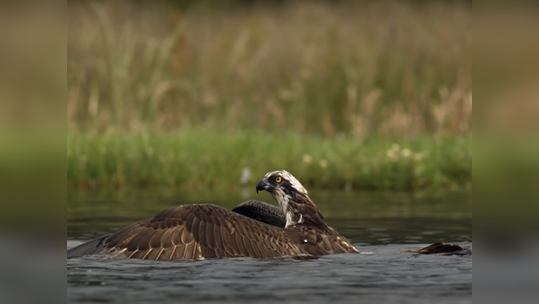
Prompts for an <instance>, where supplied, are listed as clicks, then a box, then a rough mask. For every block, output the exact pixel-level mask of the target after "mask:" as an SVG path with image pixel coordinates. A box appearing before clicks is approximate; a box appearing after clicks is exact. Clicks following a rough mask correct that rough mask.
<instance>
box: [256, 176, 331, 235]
mask: <svg viewBox="0 0 539 304" xmlns="http://www.w3.org/2000/svg"><path fill="white" fill-rule="evenodd" d="M261 190H265V191H268V192H269V193H270V194H271V195H272V196H273V198H274V199H275V200H276V201H277V203H279V206H281V208H282V211H283V214H285V216H286V227H290V226H294V225H298V224H303V223H309V224H315V225H321V224H323V225H324V226H325V223H324V221H323V217H322V214H321V213H320V211H319V210H318V207H316V205H315V204H314V203H313V201H312V200H311V199H310V198H309V195H308V193H307V190H306V189H305V187H303V185H302V184H301V183H300V182H299V181H298V180H297V179H296V178H295V177H294V176H293V175H292V174H290V173H289V172H288V171H286V170H277V171H271V172H268V173H266V175H264V177H263V178H262V179H261V180H259V181H258V183H257V184H256V192H258V191H261Z"/></svg>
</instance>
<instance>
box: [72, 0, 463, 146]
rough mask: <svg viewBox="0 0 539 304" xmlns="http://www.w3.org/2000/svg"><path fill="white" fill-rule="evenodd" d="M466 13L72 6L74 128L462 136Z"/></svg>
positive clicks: (394, 7) (386, 5)
mask: <svg viewBox="0 0 539 304" xmlns="http://www.w3.org/2000/svg"><path fill="white" fill-rule="evenodd" d="M471 45H472V31H471V6H467V5H465V4H462V3H460V4H459V3H452V2H448V3H446V2H444V3H438V2H436V3H434V2H433V3H432V4H424V5H422V6H412V5H410V4H405V3H403V2H397V1H384V2H359V3H356V2H349V3H346V2H345V3H342V4H339V5H331V6H330V5H329V4H322V3H310V2H293V3H290V4H287V5H283V6H276V7H263V6H255V7H251V8H249V9H218V10H214V11H209V10H204V9H200V10H196V9H194V10H190V11H178V10H177V9H173V8H171V7H168V6H166V5H164V4H162V5H156V4H151V5H150V4H133V3H132V2H91V3H90V4H87V3H82V4H81V3H79V2H69V3H68V45H67V46H68V66H67V72H68V73H67V75H68V81H67V87H68V88H67V89H68V90H67V92H68V98H67V106H68V111H67V120H68V129H69V132H74V133H78V132H91V133H110V132H117V131H122V132H125V131H127V132H137V131H141V130H146V131H175V130H178V129H182V128H186V127H197V128H208V129H215V128H225V129H228V130H232V131H234V130H251V129H257V130H265V131H270V132H283V131H293V132H295V133H299V134H319V135H324V136H334V135H338V134H343V135H346V136H352V137H354V138H359V139H361V138H364V137H365V136H367V135H371V134H376V135H383V136H388V135H389V136H401V135H417V134H439V133H441V134H451V135H459V134H466V133H468V132H469V131H470V128H471V119H472V93H471V91H472V79H471V64H472V61H471Z"/></svg>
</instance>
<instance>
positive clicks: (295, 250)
mask: <svg viewBox="0 0 539 304" xmlns="http://www.w3.org/2000/svg"><path fill="white" fill-rule="evenodd" d="M256 188H257V192H258V191H259V190H266V191H268V192H270V193H271V194H272V196H273V197H274V198H275V199H276V200H277V202H278V203H279V207H276V206H272V205H269V204H266V203H264V202H260V201H246V202H244V203H242V204H240V205H238V206H237V207H235V208H234V209H233V210H228V209H225V208H222V207H219V206H215V205H209V204H208V205H206V204H200V205H184V206H179V207H176V208H171V209H167V210H163V211H161V212H159V213H158V214H157V215H155V216H154V217H153V218H149V219H146V220H143V221H140V222H138V223H134V224H131V225H128V226H125V227H123V228H120V229H119V230H117V231H115V232H113V233H111V234H108V235H105V236H103V237H100V238H97V239H94V240H92V241H89V242H87V243H84V244H82V245H79V246H77V247H75V248H72V249H70V250H68V252H67V257H68V258H73V257H79V256H83V255H90V254H106V255H112V256H117V257H127V258H139V259H150V260H176V259H203V258H220V257H253V258H269V257H281V256H321V255H328V254H336V253H347V252H350V253H357V252H358V251H357V250H356V249H355V248H354V246H353V245H352V244H351V243H350V242H349V241H348V240H347V239H346V238H345V237H343V236H341V235H340V234H339V233H338V232H337V231H335V230H334V229H333V228H331V227H329V226H328V225H327V224H326V223H325V221H324V219H323V216H322V214H321V213H320V211H319V210H318V207H316V205H315V204H314V203H313V202H312V200H311V199H310V198H309V196H308V195H307V191H306V190H305V188H303V186H302V185H301V184H300V183H299V181H298V180H297V179H296V178H295V177H293V176H292V175H291V174H290V173H288V172H286V171H284V170H283V171H274V172H269V173H267V174H266V176H265V177H264V178H263V179H261V180H260V181H259V182H258V184H257V187H256Z"/></svg>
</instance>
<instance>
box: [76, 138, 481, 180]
mask: <svg viewBox="0 0 539 304" xmlns="http://www.w3.org/2000/svg"><path fill="white" fill-rule="evenodd" d="M244 168H249V170H250V171H251V173H252V174H251V177H250V179H249V181H248V182H247V183H246V185H245V186H252V185H254V184H255V183H256V181H257V180H258V179H259V178H261V177H262V176H263V175H264V174H265V173H266V172H267V171H271V170H276V169H286V170H288V171H290V172H291V173H292V174H294V175H295V176H296V177H297V178H298V179H299V180H300V181H301V182H302V183H303V184H304V185H305V186H307V187H309V188H316V189H344V188H345V187H346V188H350V189H421V188H438V187H439V188H452V187H468V186H470V185H471V177H472V148H471V137H460V138H433V137H417V138H409V139H400V140H389V139H385V138H370V139H365V140H362V141H357V140H353V139H350V138H346V137H343V138H335V139H328V138H322V137H314V136H310V137H309V136H300V135H295V134H281V135H280V134H272V133H256V132H223V131H219V132H210V131H197V130H191V131H185V132H182V133H167V134H164V133H159V134H150V133H142V134H137V135H134V134H109V135H107V136H105V135H90V134H86V135H82V134H77V135H68V137H67V181H68V186H69V187H71V188H86V187H92V188H93V187H96V188H123V187H138V188H145V187H176V188H183V189H237V188H239V187H240V186H241V185H240V184H239V179H240V175H241V172H242V170H243V169H244Z"/></svg>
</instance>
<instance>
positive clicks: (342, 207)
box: [67, 191, 472, 303]
mask: <svg viewBox="0 0 539 304" xmlns="http://www.w3.org/2000/svg"><path fill="white" fill-rule="evenodd" d="M252 193H253V194H252V195H251V196H249V197H242V195H241V193H240V194H237V195H235V194H232V195H231V194H230V193H227V194H223V195H220V194H217V195H216V194H215V193H202V194H200V193H173V192H169V193H162V192H161V193H156V192H138V191H126V192H123V193H91V192H86V193H74V194H73V193H72V194H70V195H68V210H67V236H68V243H67V247H72V246H74V245H76V244H79V243H80V240H83V239H89V238H93V237H95V236H99V235H102V234H105V233H107V232H110V231H112V230H114V229H116V228H118V227H121V226H123V225H126V224H129V223H132V222H134V221H137V220H139V219H142V218H146V217H150V216H152V215H154V214H155V213H157V212H158V211H160V210H162V209H165V208H169V207H173V206H176V205H180V204H188V203H197V204H198V203H213V204H217V205H221V206H223V207H227V208H232V207H233V206H235V205H237V204H238V203H240V202H241V201H243V200H245V199H246V198H253V199H259V200H264V201H267V202H270V203H274V201H273V199H272V198H271V196H269V195H267V194H265V193H264V194H256V193H254V191H252ZM310 194H311V197H312V198H313V200H314V201H315V203H316V204H317V205H318V206H319V207H320V209H321V211H322V213H323V214H324V216H325V218H326V220H327V221H328V222H329V224H330V225H331V226H333V227H334V228H335V229H337V230H338V231H339V232H341V233H342V234H343V235H345V236H346V237H348V238H350V239H351V241H352V242H354V244H355V245H356V247H358V249H359V250H360V251H361V252H363V254H360V255H353V254H343V255H333V256H326V257H322V258H320V259H314V260H296V259H290V258H281V259H265V260H254V259H249V258H235V259H220V260H206V261H175V262H159V261H138V260H100V259H92V258H82V259H73V260H68V261H67V300H68V303H77V302H79V303H80V302H101V301H107V302H116V303H167V302H182V303H183V302H193V301H196V302H215V303H224V302H228V303H238V302H253V301H256V302H264V301H265V302H271V303H273V302H276V301H280V302H288V303H297V302H309V303H327V302H328V301H331V302H341V301H342V302H348V303H361V302H383V303H391V302H399V303H422V302H427V301H429V302H432V301H436V302H437V303H455V302H466V303H468V302H469V303H471V301H472V297H471V295H472V258H471V257H455V256H450V257H446V256H415V255H413V254H411V253H403V251H405V250H409V249H417V248H419V247H421V246H423V245H426V244H429V243H433V242H436V241H444V242H456V243H463V242H467V241H470V242H471V239H472V211H471V210H472V203H471V194H468V193H442V194H423V195H418V194H409V193H398V194H396V193H392V194H384V193H348V194H345V193H334V192H316V191H311V193H310Z"/></svg>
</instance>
